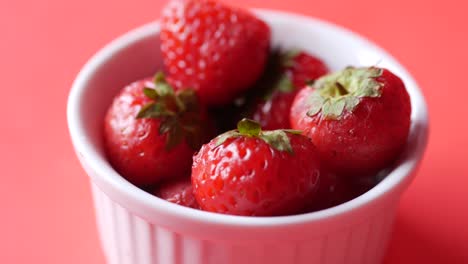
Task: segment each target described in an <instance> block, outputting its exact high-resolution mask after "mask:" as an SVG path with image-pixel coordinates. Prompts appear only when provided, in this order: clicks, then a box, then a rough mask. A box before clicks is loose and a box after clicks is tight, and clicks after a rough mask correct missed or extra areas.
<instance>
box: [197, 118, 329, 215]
mask: <svg viewBox="0 0 468 264" xmlns="http://www.w3.org/2000/svg"><path fill="white" fill-rule="evenodd" d="M297 133H298V132H297V131H293V130H274V131H261V129H260V124H258V123H256V122H254V121H252V120H248V119H243V120H242V121H240V122H239V124H238V130H232V131H229V132H226V133H224V134H222V135H220V136H218V137H217V138H215V139H213V140H212V141H211V142H210V143H208V144H206V145H203V147H202V148H201V150H200V152H198V154H197V155H196V156H195V157H194V163H193V166H192V185H193V187H194V195H195V198H196V199H197V201H198V204H199V205H200V207H201V208H202V209H203V210H207V211H211V212H218V213H224V214H233V215H256V216H272V215H286V214H294V213H297V212H300V210H302V209H303V208H304V206H305V205H306V204H307V203H308V201H310V200H312V199H314V195H315V192H316V189H317V187H318V181H319V178H320V173H321V172H320V165H319V161H318V156H317V153H316V150H315V147H314V145H313V144H312V142H311V141H310V139H308V138H307V137H305V136H302V135H300V134H297ZM299 133H300V132H299Z"/></svg>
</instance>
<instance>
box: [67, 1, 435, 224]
mask: <svg viewBox="0 0 468 264" xmlns="http://www.w3.org/2000/svg"><path fill="white" fill-rule="evenodd" d="M253 12H254V13H256V14H257V15H259V16H261V17H262V16H267V17H281V18H287V19H290V20H295V21H297V22H298V23H301V22H302V23H311V22H313V23H314V24H318V25H320V26H322V27H325V28H327V29H332V30H335V31H338V32H339V33H340V34H346V35H349V36H350V37H352V38H355V39H358V40H360V41H362V42H364V43H365V44H366V45H367V46H369V47H371V48H373V49H375V50H377V52H379V53H381V54H384V55H385V56H386V60H388V61H390V62H391V63H392V64H394V65H396V66H397V67H398V70H399V73H400V75H403V76H404V77H405V84H406V87H407V89H408V90H409V89H411V92H412V95H411V103H412V109H413V111H414V109H417V111H416V113H415V114H414V113H413V114H412V127H411V131H410V140H411V141H415V142H413V143H414V144H411V145H414V146H415V147H414V148H412V149H409V150H408V153H407V154H408V155H406V157H405V159H403V160H402V161H401V162H400V164H399V165H398V166H397V167H396V168H394V169H393V170H392V171H391V172H390V173H389V174H388V176H387V177H386V178H385V179H384V180H382V182H381V183H379V184H378V185H377V186H375V187H374V188H372V189H371V190H369V191H368V192H366V193H364V194H363V195H361V196H359V197H357V198H355V199H353V200H351V201H348V202H345V203H343V204H340V205H337V206H334V207H331V208H328V209H325V210H321V211H317V212H312V213H306V214H299V215H289V216H274V217H246V216H233V215H223V214H217V213H211V212H205V211H201V210H195V209H191V208H186V207H182V206H179V205H176V204H172V203H169V202H167V201H164V200H162V199H159V198H156V197H154V196H152V195H151V194H149V193H147V192H145V191H143V190H141V189H139V188H138V187H136V186H134V185H133V184H131V183H130V182H128V181H126V180H125V179H124V178H123V177H122V176H120V175H119V174H118V173H117V172H116V171H115V170H113V169H112V167H110V166H109V164H108V163H107V161H106V158H105V157H103V156H102V155H100V154H99V153H98V152H97V151H96V150H95V148H94V147H93V146H92V144H91V142H90V141H89V139H88V138H86V137H85V136H84V135H85V133H84V131H85V130H84V126H83V124H82V122H81V120H82V118H81V116H80V112H81V111H80V108H79V106H80V105H82V104H81V103H80V102H81V100H82V99H83V94H84V90H85V89H86V88H87V83H88V81H89V80H90V79H91V76H92V75H93V74H94V73H96V72H97V70H98V69H99V67H100V66H102V65H103V64H104V63H105V62H106V61H108V60H109V59H110V58H111V57H112V56H113V54H116V53H118V52H119V51H120V50H122V49H124V48H125V47H128V46H130V45H132V44H134V43H136V42H138V41H140V40H142V39H144V38H146V37H148V36H150V35H152V34H157V33H159V23H158V22H152V23H149V24H145V25H143V26H141V27H138V28H136V29H134V30H131V31H130V32H128V33H126V34H124V35H122V36H120V37H118V38H117V39H115V40H114V41H112V42H110V43H109V44H107V45H106V46H105V47H104V48H102V49H101V50H99V51H98V52H97V53H96V54H95V55H94V56H93V57H92V58H91V59H90V60H89V61H88V62H87V63H86V64H85V66H84V67H83V68H82V69H81V71H80V72H79V74H78V76H77V77H76V79H75V81H74V82H73V85H72V88H71V90H70V93H69V97H68V103H67V121H68V128H69V133H70V136H71V139H72V142H73V145H74V147H75V150H76V153H77V155H78V156H81V158H84V159H85V163H86V166H88V167H89V168H90V169H92V170H93V171H94V172H95V173H92V174H91V175H90V174H89V173H88V175H89V176H90V177H91V178H92V179H93V181H94V182H95V183H96V184H97V185H98V187H100V189H101V190H102V189H106V190H107V191H105V192H106V193H107V194H108V195H110V194H109V190H111V192H113V193H114V194H115V193H118V195H120V196H124V197H125V199H129V200H131V201H132V202H133V204H140V205H143V207H144V208H145V210H156V211H157V212H158V213H164V214H166V215H171V216H173V217H177V218H178V219H183V220H187V221H191V222H201V223H207V224H222V225H228V226H232V227H267V226H268V227H273V226H276V227H277V226H284V225H291V224H301V223H311V222H321V221H325V220H328V219H331V218H334V217H338V216H341V215H343V214H346V213H349V212H352V211H354V210H356V209H358V208H362V207H364V206H366V205H368V204H369V203H372V202H374V201H375V200H377V199H379V198H381V197H383V196H385V195H388V194H389V193H390V192H392V191H394V190H395V189H397V188H400V189H404V188H405V187H407V186H408V185H409V183H410V182H411V180H412V178H413V177H411V176H412V175H414V173H413V172H414V171H415V169H416V168H417V166H418V164H419V163H420V161H421V159H422V156H423V153H424V150H425V147H426V143H427V137H428V113H427V107H426V103H425V100H424V97H423V94H422V93H421V91H420V89H419V86H418V85H417V83H416V82H415V81H414V79H413V78H412V77H411V75H410V74H409V73H408V72H407V70H406V69H405V68H404V67H403V66H402V65H401V64H400V63H398V62H397V61H396V60H395V59H394V58H393V57H392V56H391V55H390V54H389V53H388V52H386V51H385V50H383V49H382V48H380V47H378V46H377V45H376V44H374V43H373V42H371V41H369V40H367V39H366V38H364V37H362V36H361V35H359V34H357V33H354V32H352V31H350V30H348V29H346V28H344V27H341V26H339V25H336V24H333V23H330V22H326V21H323V20H321V19H317V18H313V17H307V16H304V15H299V14H294V13H289V12H283V11H276V10H270V9H253ZM414 123H417V126H415V125H414ZM411 135H412V136H411ZM82 163H83V161H82ZM101 187H103V188H101ZM110 196H111V197H112V195H110ZM128 209H129V210H132V208H128ZM135 210H136V209H135Z"/></svg>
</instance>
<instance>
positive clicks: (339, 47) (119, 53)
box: [68, 11, 427, 224]
mask: <svg viewBox="0 0 468 264" xmlns="http://www.w3.org/2000/svg"><path fill="white" fill-rule="evenodd" d="M256 13H257V14H258V15H259V16H261V17H262V18H263V19H264V20H265V21H266V22H267V23H268V24H269V25H270V26H271V28H272V33H273V34H272V45H273V46H275V47H283V48H299V49H303V50H306V51H308V52H310V53H312V54H315V55H317V56H318V57H320V58H322V59H323V60H324V61H325V63H326V64H327V65H328V66H329V67H330V68H331V69H332V70H338V69H342V68H344V67H346V66H350V65H353V66H370V65H377V66H379V67H386V68H388V69H390V70H391V71H393V72H395V73H396V74H397V75H399V76H400V77H401V78H402V79H403V81H404V82H405V84H406V86H407V89H408V92H409V94H410V96H411V103H412V107H413V111H412V128H411V133H410V134H411V135H410V139H409V144H408V148H407V151H406V153H405V155H404V156H403V159H402V161H401V162H400V164H399V165H398V167H397V168H396V169H395V170H394V171H393V172H391V173H390V176H392V177H387V178H386V179H385V180H384V182H386V183H385V184H386V185H387V186H379V188H380V189H379V190H374V189H376V188H374V189H373V190H371V191H370V194H368V193H366V194H365V195H363V196H365V197H359V198H358V199H355V200H356V201H355V200H353V201H351V202H348V203H345V204H343V205H340V206H337V207H334V208H331V209H327V210H324V211H320V212H317V213H311V214H308V215H315V216H310V217H309V216H308V217H309V218H307V217H306V218H304V216H287V217H276V218H278V219H281V218H282V219H283V220H272V219H273V218H272V217H270V218H258V219H255V220H251V219H250V220H246V219H245V218H242V217H233V216H224V215H214V214H210V213H206V212H201V211H196V210H191V209H187V208H183V207H180V206H176V205H172V204H168V203H165V202H164V201H158V200H159V199H152V197H151V196H150V195H149V194H146V193H145V192H144V191H141V190H139V189H137V188H136V187H134V186H132V185H131V184H129V183H128V182H126V181H125V180H124V179H123V178H122V177H121V176H120V175H118V174H117V173H116V172H115V171H114V170H113V169H112V167H111V166H110V164H109V163H108V162H107V160H106V158H105V156H104V151H103V146H102V122H103V119H104V115H105V112H106V109H107V108H108V106H109V105H110V103H111V101H112V99H113V97H114V96H115V94H117V92H118V91H119V90H120V89H121V88H123V87H124V86H125V85H127V84H129V83H131V82H133V81H135V80H138V79H141V78H144V77H148V76H152V75H153V74H154V73H155V72H156V71H158V70H161V69H163V63H162V59H161V53H160V51H159V38H158V33H159V25H158V23H151V24H148V25H146V26H143V27H141V28H138V29H136V30H134V31H132V32H130V33H128V34H126V35H124V36H123V37H121V38H119V39H117V40H115V41H114V42H112V43H110V44H109V45H108V46H106V47H105V48H103V49H102V50H101V51H100V52H98V53H97V54H96V55H95V56H94V57H93V58H92V59H91V60H90V61H89V62H88V64H87V65H86V66H85V67H84V68H83V70H82V71H81V72H80V74H79V76H78V77H77V79H76V81H75V83H74V87H73V89H72V91H71V93H70V97H69V105H68V121H69V128H70V132H71V135H72V140H73V142H74V145H75V148H76V150H77V152H78V154H79V156H80V159H86V161H84V162H83V160H82V163H85V164H87V165H88V166H89V167H91V170H92V171H94V172H95V173H94V174H93V175H94V176H96V175H98V176H96V177H94V179H95V180H96V181H98V182H99V181H100V182H106V183H105V184H107V185H112V186H111V187H109V190H111V189H112V190H116V189H119V190H120V191H122V190H125V192H126V193H127V195H128V196H131V197H132V198H131V199H133V202H134V203H135V204H138V205H139V206H140V207H141V209H145V210H150V209H155V208H157V209H161V208H163V207H168V208H170V211H171V212H170V213H172V214H179V215H183V216H186V217H192V218H193V219H198V220H200V221H203V220H206V219H207V218H209V219H210V220H213V221H221V222H224V223H227V222H229V221H231V223H235V224H242V223H249V224H252V223H254V224H255V223H257V224H265V223H267V224H272V223H283V222H285V221H289V220H284V219H290V220H292V221H302V220H307V219H308V220H311V219H313V218H314V217H315V218H317V219H318V218H323V217H328V216H330V215H336V214H339V213H341V212H345V211H349V210H351V209H353V208H356V207H359V206H360V205H362V204H365V203H366V202H367V201H368V200H371V199H374V198H375V197H378V196H379V195H381V194H383V193H385V192H386V191H388V190H389V189H391V188H392V186H395V185H397V184H399V183H400V182H401V181H403V179H404V177H406V175H408V174H410V172H411V171H412V170H413V169H414V167H415V166H416V165H417V162H418V160H419V159H420V157H421V155H422V152H423V149H424V145H425V139H426V138H425V135H426V130H427V116H426V106H425V103H424V99H423V97H422V94H421V93H420V91H419V89H418V88H417V84H416V83H415V82H414V80H413V79H412V78H411V76H410V75H409V74H408V73H407V72H406V70H405V69H404V68H403V67H402V66H401V65H400V64H398V62H397V61H396V60H394V59H393V58H392V57H391V56H390V55H389V54H388V53H386V52H385V51H383V50H382V49H380V48H378V47H377V46H375V45H374V44H372V43H371V42H369V41H367V40H366V39H364V38H362V37H359V36H357V35H356V34H354V33H352V32H350V31H348V30H346V29H343V28H340V27H338V26H335V25H332V24H329V23H326V22H322V21H319V20H315V19H310V18H305V17H301V16H295V15H287V14H284V13H279V12H272V11H256ZM421 135H422V136H421ZM405 164H406V165H405ZM403 165H405V166H403ZM88 172H89V171H88ZM393 174H394V176H393ZM93 175H91V176H92V177H93ZM389 178H392V179H389ZM381 184H382V183H381ZM381 184H379V185H381ZM103 186H104V184H103ZM101 187H102V186H101ZM103 188H106V187H103ZM161 202H163V203H164V204H163V203H161ZM142 204H144V206H143V205H142ZM136 207H138V206H136ZM301 217H302V218H301ZM242 219H244V220H242ZM262 219H263V220H262ZM265 219H266V220H265ZM275 221H276V222H275Z"/></svg>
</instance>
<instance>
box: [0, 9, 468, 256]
mask: <svg viewBox="0 0 468 264" xmlns="http://www.w3.org/2000/svg"><path fill="white" fill-rule="evenodd" d="M226 2H229V3H232V4H234V3H235V4H237V5H240V6H245V7H264V8H273V9H282V10H287V11H292V12H297V13H302V14H305V15H309V16H315V17H318V18H322V19H325V20H329V21H332V22H334V23H337V24H340V25H343V26H345V27H348V28H350V29H352V30H354V31H356V32H358V33H360V34H362V35H364V36H366V37H368V38H369V39H371V40H373V41H375V42H376V43H378V44H379V45H381V46H382V47H384V48H385V49H387V50H388V51H390V52H391V53H392V54H393V55H394V56H395V57H396V58H397V59H399V60H400V61H401V62H402V63H403V64H404V65H405V66H406V67H407V68H408V69H409V71H410V72H411V73H412V74H413V75H414V77H415V78H416V79H417V81H418V82H419V84H420V86H421V87H422V90H423V92H424V94H425V95H426V98H427V101H428V105H429V109H430V115H431V135H430V142H429V146H428V150H427V153H426V156H425V158H424V161H423V164H422V166H421V168H420V171H419V173H418V175H417V177H416V179H415V181H414V182H413V184H412V185H411V187H410V188H409V190H408V191H407V192H406V193H405V195H404V196H403V199H402V201H401V206H400V208H399V213H398V217H397V220H396V226H395V232H394V235H393V239H392V241H391V244H390V248H389V250H388V254H387V257H386V260H385V263H386V264H396V263H398V264H405V263H451V264H454V263H468V228H467V226H466V224H467V223H468V193H467V184H468V179H467V178H468V166H467V165H466V163H465V162H467V157H468V150H467V148H468V129H467V128H468V125H467V123H466V121H468V118H467V115H468V111H467V104H466V98H465V96H467V97H468V92H467V90H468V89H467V87H466V85H465V83H466V80H464V77H467V76H468V72H467V70H466V68H467V67H466V63H467V62H468V51H467V48H468V39H467V38H468V30H467V28H468V19H467V15H466V12H465V10H466V9H467V7H468V5H467V3H466V2H464V3H463V2H462V1H461V0H460V1H457V0H446V1H439V0H426V1H407V0H393V1H383V2H378V1H372V0H354V1H345V0H327V1H303V0H288V1H283V0H269V1H261V0H238V1H234V0H230V1H226ZM164 3H165V1H159V0H153V1H148V0H142V1H110V0H105V1H104V0H103V1H92V0H81V1H60V0H44V1H27V0H18V1H0V29H1V31H0V32H1V34H2V36H1V38H0V76H1V77H0V80H1V82H2V83H3V85H2V88H1V89H2V92H1V93H0V98H1V103H0V115H1V122H0V131H1V132H0V135H1V136H0V164H1V168H2V170H3V175H2V177H1V182H0V208H1V212H2V216H1V218H0V262H1V263H69V264H73V263H104V258H103V254H102V251H101V249H100V246H99V242H98V238H97V232H96V227H95V224H94V212H93V207H92V201H91V194H90V190H89V186H88V179H87V177H86V175H85V174H84V172H83V171H82V169H81V168H80V166H79V164H78V161H77V159H76V158H75V156H74V153H73V151H72V146H71V143H70V140H69V137H68V132H67V127H66V120H65V107H66V99H67V94H68V91H69V88H70V85H71V83H72V81H73V79H74V77H75V75H76V73H77V72H78V70H79V69H80V67H81V66H82V65H83V64H84V63H85V62H86V60H87V59H88V58H89V57H90V56H91V55H92V54H93V53H94V52H95V51H97V50H98V49H99V48H100V47H101V46H103V45H104V44H105V43H107V42H109V41H110V40H111V39H113V38H115V37H116V36H118V35H120V34H122V33H124V32H126V31H128V30H130V29H132V28H134V27H137V26H139V25H141V24H144V23H146V22H149V21H153V20H155V19H157V18H158V17H159V13H160V10H161V7H162V6H163V5H164Z"/></svg>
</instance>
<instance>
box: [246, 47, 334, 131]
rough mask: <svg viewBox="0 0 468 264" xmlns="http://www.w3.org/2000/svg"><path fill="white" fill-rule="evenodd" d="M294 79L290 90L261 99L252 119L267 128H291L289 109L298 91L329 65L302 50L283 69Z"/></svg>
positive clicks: (326, 70)
mask: <svg viewBox="0 0 468 264" xmlns="http://www.w3.org/2000/svg"><path fill="white" fill-rule="evenodd" d="M282 72H283V74H286V75H287V76H288V77H289V78H290V79H291V81H292V85H293V90H292V91H290V92H282V91H279V90H276V91H274V92H273V93H272V94H271V97H270V98H269V99H267V100H260V101H259V102H258V103H257V105H256V106H255V107H254V110H253V115H252V119H254V120H256V121H258V122H260V124H261V125H262V128H264V129H266V130H274V129H282V128H290V127H291V124H290V121H289V111H290V109H291V105H292V103H293V101H294V98H295V96H296V94H297V92H298V91H299V90H300V89H301V88H303V87H304V86H305V85H306V82H308V81H313V80H315V79H317V78H319V77H321V76H322V75H325V74H326V73H327V72H328V68H327V66H326V65H325V64H324V63H323V61H321V60H320V59H319V58H316V57H314V56H312V55H310V54H308V53H306V52H300V53H299V54H298V55H296V56H295V57H294V58H293V59H292V60H291V63H290V65H287V66H286V67H284V68H283V69H282Z"/></svg>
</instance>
